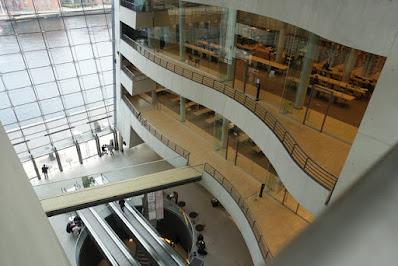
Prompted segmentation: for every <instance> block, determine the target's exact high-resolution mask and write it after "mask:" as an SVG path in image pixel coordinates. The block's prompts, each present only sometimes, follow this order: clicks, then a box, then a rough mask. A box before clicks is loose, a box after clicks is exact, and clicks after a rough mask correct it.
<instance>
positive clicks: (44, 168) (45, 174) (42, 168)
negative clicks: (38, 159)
mask: <svg viewBox="0 0 398 266" xmlns="http://www.w3.org/2000/svg"><path fill="white" fill-rule="evenodd" d="M41 172H42V173H43V175H44V178H46V179H48V166H47V165H45V164H43V166H42V167H41Z"/></svg>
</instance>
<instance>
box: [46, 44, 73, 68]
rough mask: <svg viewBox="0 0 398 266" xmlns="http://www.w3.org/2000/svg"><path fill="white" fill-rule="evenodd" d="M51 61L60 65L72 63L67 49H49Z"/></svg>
mask: <svg viewBox="0 0 398 266" xmlns="http://www.w3.org/2000/svg"><path fill="white" fill-rule="evenodd" d="M50 55H51V60H52V62H54V64H61V63H67V62H71V61H73V58H72V54H71V52H70V48H69V47H64V48H52V49H50Z"/></svg>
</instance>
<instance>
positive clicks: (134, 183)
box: [41, 167, 202, 216]
mask: <svg viewBox="0 0 398 266" xmlns="http://www.w3.org/2000/svg"><path fill="white" fill-rule="evenodd" d="M201 176H202V173H201V172H200V171H198V170H196V169H195V168H193V167H182V168H175V169H170V170H166V171H161V172H158V173H154V174H149V175H144V176H140V177H135V178H132V179H129V180H124V181H119V182H112V183H109V184H106V185H102V186H98V187H90V188H84V189H82V190H79V191H76V192H72V193H66V194H63V195H60V196H57V197H52V198H47V199H43V200H41V204H42V207H43V209H44V211H45V212H46V214H47V216H53V215H57V214H61V213H65V212H69V211H72V210H78V209H82V208H87V207H91V206H95V205H99V204H103V203H106V202H110V201H115V200H118V199H122V198H127V197H132V196H136V195H140V194H143V193H147V192H151V191H156V190H160V189H165V188H169V187H173V186H178V185H182V184H186V183H191V182H195V181H199V180H200V178H201Z"/></svg>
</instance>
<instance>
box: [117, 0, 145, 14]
mask: <svg viewBox="0 0 398 266" xmlns="http://www.w3.org/2000/svg"><path fill="white" fill-rule="evenodd" d="M120 5H121V6H124V7H125V8H128V9H130V10H133V11H136V12H140V11H141V12H145V11H146V7H145V5H144V4H140V5H136V4H135V3H134V1H131V0H120Z"/></svg>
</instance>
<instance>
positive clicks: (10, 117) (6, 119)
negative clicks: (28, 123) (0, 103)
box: [0, 109, 17, 125]
mask: <svg viewBox="0 0 398 266" xmlns="http://www.w3.org/2000/svg"><path fill="white" fill-rule="evenodd" d="M0 121H1V123H2V124H3V125H7V124H12V123H15V122H17V118H16V117H15V115H14V112H13V111H12V110H11V109H4V110H0Z"/></svg>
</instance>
